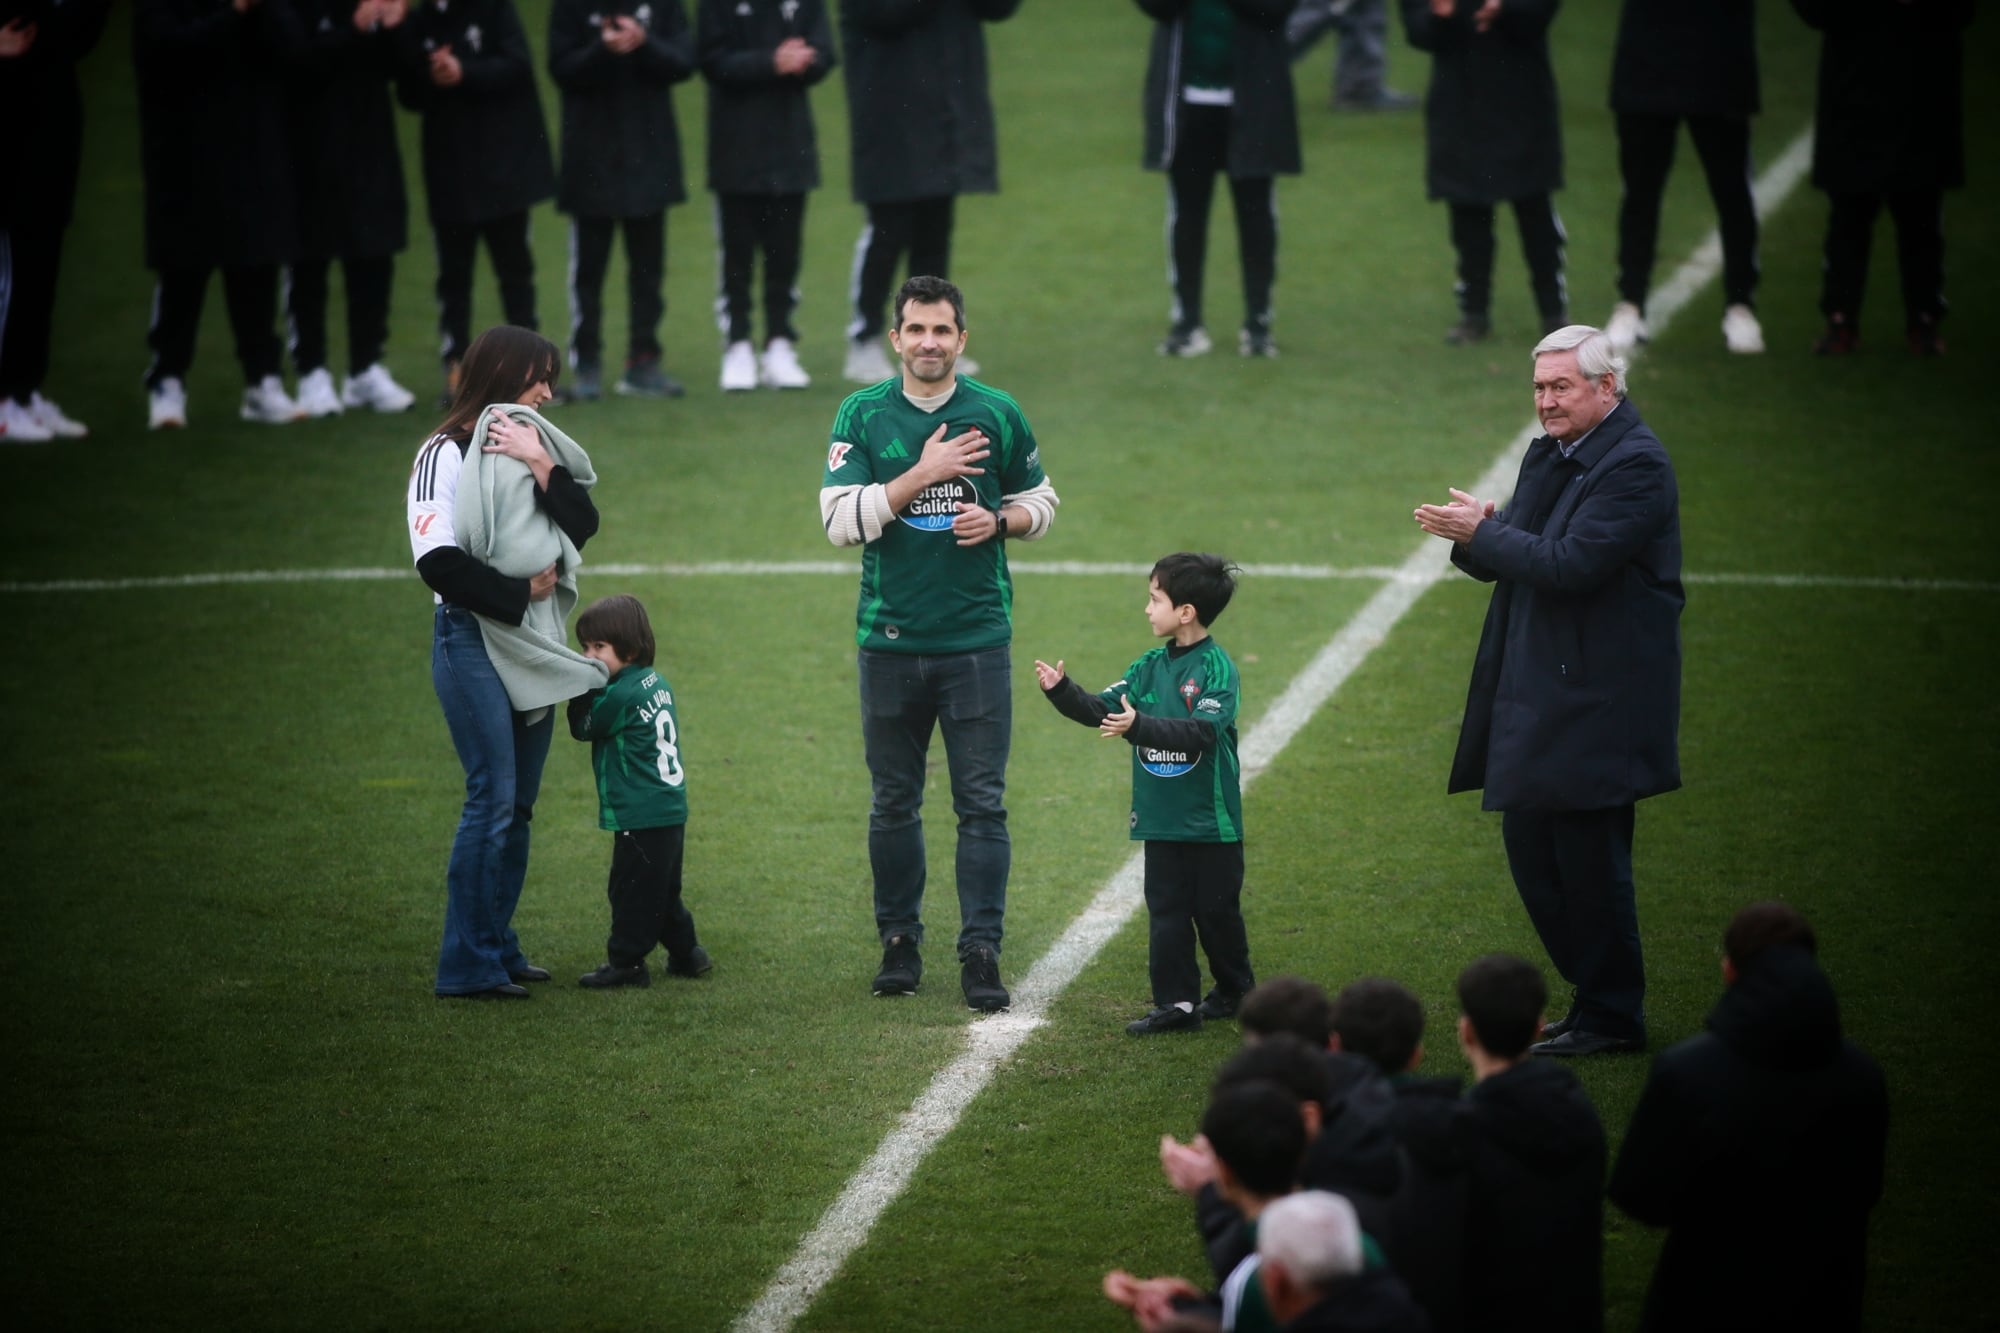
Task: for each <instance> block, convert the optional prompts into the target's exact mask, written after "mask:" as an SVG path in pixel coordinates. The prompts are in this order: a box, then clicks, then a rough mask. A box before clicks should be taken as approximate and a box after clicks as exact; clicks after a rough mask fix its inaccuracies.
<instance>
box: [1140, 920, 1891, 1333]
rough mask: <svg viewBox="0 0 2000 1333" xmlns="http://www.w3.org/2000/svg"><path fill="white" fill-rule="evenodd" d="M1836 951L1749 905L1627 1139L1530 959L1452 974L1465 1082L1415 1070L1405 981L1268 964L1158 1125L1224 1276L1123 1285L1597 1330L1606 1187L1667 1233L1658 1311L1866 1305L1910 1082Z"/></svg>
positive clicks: (1160, 1318)
mask: <svg viewBox="0 0 2000 1333" xmlns="http://www.w3.org/2000/svg"><path fill="white" fill-rule="evenodd" d="M1817 953H1818V943H1817V939H1816V937H1815V934H1814V932H1813V930H1812V927H1811V926H1810V924H1809V923H1807V921H1806V920H1805V918H1804V917H1803V916H1801V915H1800V914H1799V913H1798V911H1797V910H1796V909H1794V908H1792V907H1791V906H1789V905H1787V904H1785V903H1780V902H1764V903H1757V904H1753V905H1751V906H1749V907H1746V908H1744V909H1743V910H1742V911H1740V912H1738V913H1737V914H1736V916H1735V917H1734V918H1733V919H1732V920H1731V921H1730V923H1729V927H1728V929H1727V930H1726V931H1725V933H1724V936H1723V949H1722V955H1723V956H1722V964H1721V966H1722V977H1723V981H1724V990H1723V994H1722V996H1721V998H1720V999H1719V1000H1718V1002H1717V1003H1716V1005H1715V1007H1714V1008H1713V1010H1712V1011H1711V1012H1710V1014H1709V1016H1708V1019H1707V1021H1706V1023H1705V1025H1704V1027H1705V1030H1704V1031H1703V1032H1702V1033H1700V1034H1699V1035H1696V1036H1693V1037H1690V1038H1688V1039H1687V1040H1684V1041H1682V1042H1679V1043H1677V1044H1675V1045H1674V1046H1672V1047H1670V1048H1669V1049H1667V1050H1666V1051H1663V1052H1662V1053H1661V1054H1660V1056H1659V1057H1658V1058H1657V1060H1655V1062H1654V1064H1653V1067H1652V1070H1651V1073H1650V1076H1649V1077H1648V1078H1647V1080H1646V1084H1645V1087H1644V1090H1643V1091H1642V1092H1641V1094H1640V1097H1639V1101H1638V1104H1637V1106H1636V1107H1635V1108H1634V1110H1633V1114H1632V1119H1631V1121H1630V1123H1629V1124H1628V1125H1627V1127H1626V1132H1625V1135H1624V1139H1623V1142H1622V1144H1621V1145H1620V1147H1619V1151H1618V1153H1617V1156H1616V1159H1615V1161H1610V1159H1609V1155H1608V1153H1607V1143H1606V1136H1605V1133H1604V1129H1603V1126H1602V1124H1601V1123H1600V1120H1599V1117H1598V1114H1597V1111H1596V1109H1595V1108H1594V1106H1593V1105H1592V1103H1591V1099H1590V1097H1589V1095H1588V1093H1587V1091H1586V1089H1585V1088H1584V1086H1583V1084H1582V1083H1581V1082H1580V1081H1579V1080H1578V1078H1577V1076H1576V1075H1575V1074H1574V1073H1573V1072H1572V1069H1571V1067H1569V1066H1568V1065H1566V1064H1565V1063H1564V1062H1562V1061H1558V1060H1548V1059H1542V1058H1538V1057H1537V1056H1536V1055H1535V1054H1533V1052H1532V1051H1531V1049H1530V1044H1531V1043H1532V1042H1533V1041H1534V1039H1535V1036H1536V1034H1537V1030H1538V1029H1543V1028H1545V1026H1546V1025H1545V1024H1544V1021H1543V1020H1544V1019H1545V1018H1546V1007H1547V1004H1548V998H1549V997H1548V992H1547V988H1546V986H1545V984H1544V983H1543V980H1542V977H1541V975H1540V973H1539V972H1538V970H1537V969H1536V968H1535V967H1534V966H1533V965H1532V964H1530V963H1528V962H1527V961H1526V960H1524V959H1521V958H1516V957H1512V956H1509V955H1505V954H1494V955H1489V956H1487V957H1484V958H1481V959H1479V960H1477V961H1475V962H1474V963H1472V964H1471V965H1470V966H1468V967H1466V968H1465V969H1464V971H1463V972H1461V973H1460V975H1459V977H1458V982H1457V987H1456V990H1457V996H1456V998H1457V1002H1458V1014H1459V1017H1458V1020H1457V1023H1456V1025H1455V1031H1454V1032H1453V1033H1452V1036H1453V1038H1455V1043H1456V1045H1457V1046H1458V1048H1459V1049H1460V1051H1461V1052H1462V1053H1463V1055H1464V1057H1465V1061H1466V1064H1467V1065H1468V1066H1469V1068H1470V1070H1471V1074H1472V1086H1471V1087H1470V1088H1469V1089H1467V1088H1461V1085H1460V1081H1459V1080H1458V1079H1457V1078H1455V1077H1436V1076H1426V1075H1425V1074H1423V1073H1422V1072H1421V1066H1422V1065H1423V1062H1424V1006H1423V1003H1422V1001H1421V1000H1419V999H1418V997H1417V996H1416V995H1414V994H1412V993H1411V992H1410V991H1409V990H1408V989H1406V988H1405V987H1403V986H1401V985H1399V984H1398V983H1396V982H1394V981H1392V980H1389V979H1387V978H1383V977H1370V978H1364V979H1362V980H1360V981H1356V982H1354V983H1352V984H1350V985H1348V986H1347V987H1345V988H1344V989H1343V990H1342V991H1341V992H1340V993H1339V995H1338V996H1337V997H1335V998H1333V999H1331V1000H1329V998H1328V997H1327V995H1326V993H1325V992H1324V991H1323V990H1321V989H1320V988H1319V987H1318V986H1316V985H1314V984H1313V983H1311V982H1308V981H1305V980H1303V979H1301V978H1298V977H1281V978H1277V979H1275V980H1273V981H1271V982H1268V983H1266V984H1265V985H1263V986H1261V987H1259V988H1258V989H1257V990H1255V991H1252V992H1251V993H1250V995H1249V996H1247V997H1246V998H1245V1000H1244V1003H1243V1006H1242V1009H1241V1012H1240V1015H1239V1017H1240V1020H1241V1023H1242V1027H1243V1039H1244V1048H1243V1049H1242V1050H1241V1051H1240V1052H1239V1053H1238V1054H1237V1055H1236V1056H1234V1057H1233V1058H1232V1059H1230V1060H1229V1061H1228V1062H1227V1063H1226V1064H1225V1065H1224V1066H1223V1068H1222V1069H1221V1071H1220V1072H1219V1073H1218V1074H1217V1076H1216V1079H1215V1082H1214V1086H1213V1089H1212V1090H1211V1094H1210V1098H1209V1102H1208V1106H1207V1109H1206V1111H1205V1113H1204V1114H1203V1116H1202V1120H1201V1134H1200V1136H1199V1137H1197V1138H1195V1139H1194V1140H1193V1141H1192V1142H1189V1143H1182V1142H1179V1141H1177V1140H1175V1139H1174V1138H1172V1137H1171V1136H1162V1138H1161V1141H1160V1164H1161V1168H1162V1170H1163V1172H1164V1174H1165V1176H1166V1178H1167V1181H1168V1183H1169V1184H1171V1185H1172V1186H1173V1187H1174V1188H1175V1189H1176V1190H1177V1191H1179V1192H1180V1193H1182V1194H1185V1195H1187V1196H1188V1197H1189V1198H1190V1200H1191V1201H1192V1203H1193V1205H1194V1214H1195V1223H1196V1227H1197V1230H1198V1231H1199V1233H1200V1237H1201V1242H1202V1247H1203V1250H1204V1253H1205V1255H1206V1257H1207V1259H1208V1261H1209V1266H1210V1269H1211V1274H1212V1276H1211V1279H1210V1280H1208V1281H1205V1282H1202V1283H1195V1282H1190V1281H1187V1280H1186V1279H1181V1278H1159V1277H1156V1278H1137V1277H1134V1276H1132V1275H1131V1274H1129V1273H1125V1272H1122V1271H1120V1272H1114V1273H1111V1274H1109V1275H1107V1277H1106V1279H1105V1284H1104V1286H1105V1292H1106V1294H1107V1295H1108V1296H1109V1297H1110V1298H1111V1299H1112V1300H1113V1301H1115V1302H1117V1303H1118V1304H1120V1305H1123V1306H1125V1307H1126V1308H1128V1309H1130V1310H1131V1311H1132V1312H1133V1315H1134V1317H1135V1319H1136V1320H1137V1322H1138V1323H1139V1324H1140V1326H1141V1327H1143V1328H1146V1329H1147V1330H1149V1333H1152V1331H1154V1330H1164V1329H1177V1330H1181V1331H1182V1333H1186V1331H1187V1330H1193V1329H1203V1328H1210V1329H1212V1328H1221V1329H1224V1330H1235V1331H1236V1333H1267V1331H1269V1330H1275V1329H1287V1330H1301V1331H1303V1330H1309V1329H1343V1330H1349V1333H1362V1331H1364V1330H1365V1331H1368V1333H1402V1331H1403V1330H1412V1331H1414V1330H1422V1329H1430V1330H1434V1331H1435V1333H1456V1331H1457V1330H1461V1329H1473V1328H1538V1329H1549V1330H1557V1331H1559V1333H1572V1331H1573V1333H1597V1331H1598V1330H1601V1329H1602V1328H1603V1326H1604V1322H1605V1319H1604V1313H1605V1312H1604V1297H1603V1279H1602V1270H1603V1258H1604V1242H1605V1227H1604V1213H1603V1204H1604V1200H1605V1199H1606V1198H1607V1197H1608V1198H1609V1199H1610V1201H1611V1202H1612V1203H1614V1204H1616V1205H1617V1206H1618V1207H1619V1208H1620V1209H1621V1210H1622V1211H1623V1212H1624V1213H1626V1214H1627V1215H1628V1216H1630V1217H1631V1218H1633V1219H1634V1220H1636V1221H1638V1222H1640V1223H1643V1224H1645V1225H1648V1226H1652V1227H1658V1228H1662V1229H1663V1230H1664V1231H1665V1233H1666V1235H1665V1242H1664V1245H1663V1247H1662V1249H1661V1251H1660V1256H1659V1260H1658V1263H1657V1266H1656V1268H1655V1270H1654V1273H1653V1278H1652V1281H1651V1283H1650V1285H1649V1287H1648V1290H1647V1293H1646V1298H1645V1303H1644V1307H1643V1312H1642V1315H1641V1327H1643V1328H1646V1329H1662V1330H1663V1329H1675V1328H1709V1329H1732V1330H1733V1329H1746V1330H1747V1329H1766V1328H1773V1327H1811V1328H1815V1329H1856V1328H1859V1327H1860V1326H1861V1314H1862V1301H1863V1294H1864V1289H1865V1276H1866V1271H1867V1265H1866V1247H1867V1228H1868V1217H1869V1214H1870V1212H1871V1211H1872V1209H1873V1207H1874V1205H1875V1203H1876V1202H1877V1200H1878V1199H1879V1198H1880V1196H1881V1193H1882V1187H1883V1168H1884V1153H1885V1148H1886V1139H1887V1125H1888V1095H1887V1090H1886V1086H1885V1083H1884V1081H1883V1077H1882V1073H1881V1070H1880V1069H1879V1067H1878V1066H1877V1065H1876V1064H1875V1062H1874V1061H1873V1060H1871V1059H1870V1058H1869V1057H1868V1056H1867V1055H1866V1054H1865V1053H1863V1052H1862V1051H1861V1050H1860V1049H1859V1048H1858V1047H1856V1046H1855V1045H1854V1043H1853V1042H1851V1041H1849V1040H1847V1039H1846V1037H1845V1036H1844V1035H1843V1031H1842V1026H1841V1021H1840V1010H1839V1005H1838V1002H1837V1000H1836V997H1835V995H1834V991H1833V988H1832V986H1831V984H1830V983H1829V981H1828V979H1827V975H1826V973H1825V971H1824V970H1822V968H1821V966H1820V964H1819V962H1818V958H1817ZM1607 1162H1609V1165H1610V1169H1609V1172H1608V1175H1607Z"/></svg>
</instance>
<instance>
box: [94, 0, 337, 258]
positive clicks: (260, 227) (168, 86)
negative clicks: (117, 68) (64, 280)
mask: <svg viewBox="0 0 2000 1333" xmlns="http://www.w3.org/2000/svg"><path fill="white" fill-rule="evenodd" d="M132 38H133V41H132V48H133V58H134V61H135V63H136V65H137V68H138V75H139V83H138V87H139V160H140V165H141V168H142V170H143V173H144V176H145V181H146V265H147V267H148V268H152V269H154V270H157V271H165V270H168V269H181V268H214V267H225V266H240V265H258V264H282V263H285V262H287V261H289V260H290V259H291V258H292V257H293V256H294V254H295V253H296V252H297V248H298V230H297V227H296V225H295V214H294V209H293V194H292V173H291V149H290V145H288V144H287V143H286V142H285V81H286V79H287V77H289V75H290V72H291V69H292V66H293V62H294V61H296V60H297V58H298V54H299V49H300V46H301V45H302V41H303V33H302V32H301V31H300V29H299V26H298V16H297V15H296V14H295V13H293V11H292V8H291V6H290V5H289V4H287V3H285V0H270V2H269V3H266V4H260V5H257V6H255V7H253V8H252V9H250V10H249V11H248V12H246V13H242V14H238V13H237V12H236V11H235V10H234V9H233V8H231V7H230V3H229V0H139V4H138V9H137V13H136V15H135V17H134V20H133V24H132Z"/></svg>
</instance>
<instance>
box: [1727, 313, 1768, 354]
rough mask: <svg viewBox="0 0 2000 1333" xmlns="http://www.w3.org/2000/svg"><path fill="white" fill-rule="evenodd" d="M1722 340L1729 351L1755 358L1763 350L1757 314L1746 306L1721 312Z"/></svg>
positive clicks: (1762, 334) (1762, 327) (1761, 331)
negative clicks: (1726, 344) (1727, 345)
mask: <svg viewBox="0 0 2000 1333" xmlns="http://www.w3.org/2000/svg"><path fill="white" fill-rule="evenodd" d="M1722 340H1723V341H1724V342H1726V343H1728V344H1729V350H1730V351H1732V352H1736V353H1739V354H1741V355H1743V356H1755V355H1756V354H1757V353H1759V352H1761V351H1763V350H1764V326H1763V325H1762V324H1759V323H1758V322H1757V312H1756V311H1754V310H1752V309H1751V308H1750V307H1749V306H1747V305H1733V306H1731V307H1729V309H1727V310H1725V311H1723V312H1722Z"/></svg>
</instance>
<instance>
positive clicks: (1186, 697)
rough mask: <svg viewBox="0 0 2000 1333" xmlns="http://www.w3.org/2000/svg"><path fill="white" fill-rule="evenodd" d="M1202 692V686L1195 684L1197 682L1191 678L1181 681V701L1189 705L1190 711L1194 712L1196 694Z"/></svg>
mask: <svg viewBox="0 0 2000 1333" xmlns="http://www.w3.org/2000/svg"><path fill="white" fill-rule="evenodd" d="M1200 693H1201V686H1199V685H1197V684H1195V682H1193V681H1191V680H1184V681H1182V682H1181V702H1182V703H1184V704H1186V705H1187V710H1188V712H1190V713H1192V712H1193V711H1194V700H1195V696H1196V695H1198V694H1200Z"/></svg>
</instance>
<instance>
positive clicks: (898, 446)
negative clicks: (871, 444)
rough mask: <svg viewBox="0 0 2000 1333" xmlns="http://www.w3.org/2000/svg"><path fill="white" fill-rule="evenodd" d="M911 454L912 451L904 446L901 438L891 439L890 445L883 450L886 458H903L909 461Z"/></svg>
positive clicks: (883, 455)
mask: <svg viewBox="0 0 2000 1333" xmlns="http://www.w3.org/2000/svg"><path fill="white" fill-rule="evenodd" d="M909 456H910V451H909V450H908V449H905V448H904V447H903V442H902V441H901V440H890V441H889V447H888V448H887V449H884V450H883V451H882V457H884V458H901V459H904V460H906V461H907V460H908V458H909Z"/></svg>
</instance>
